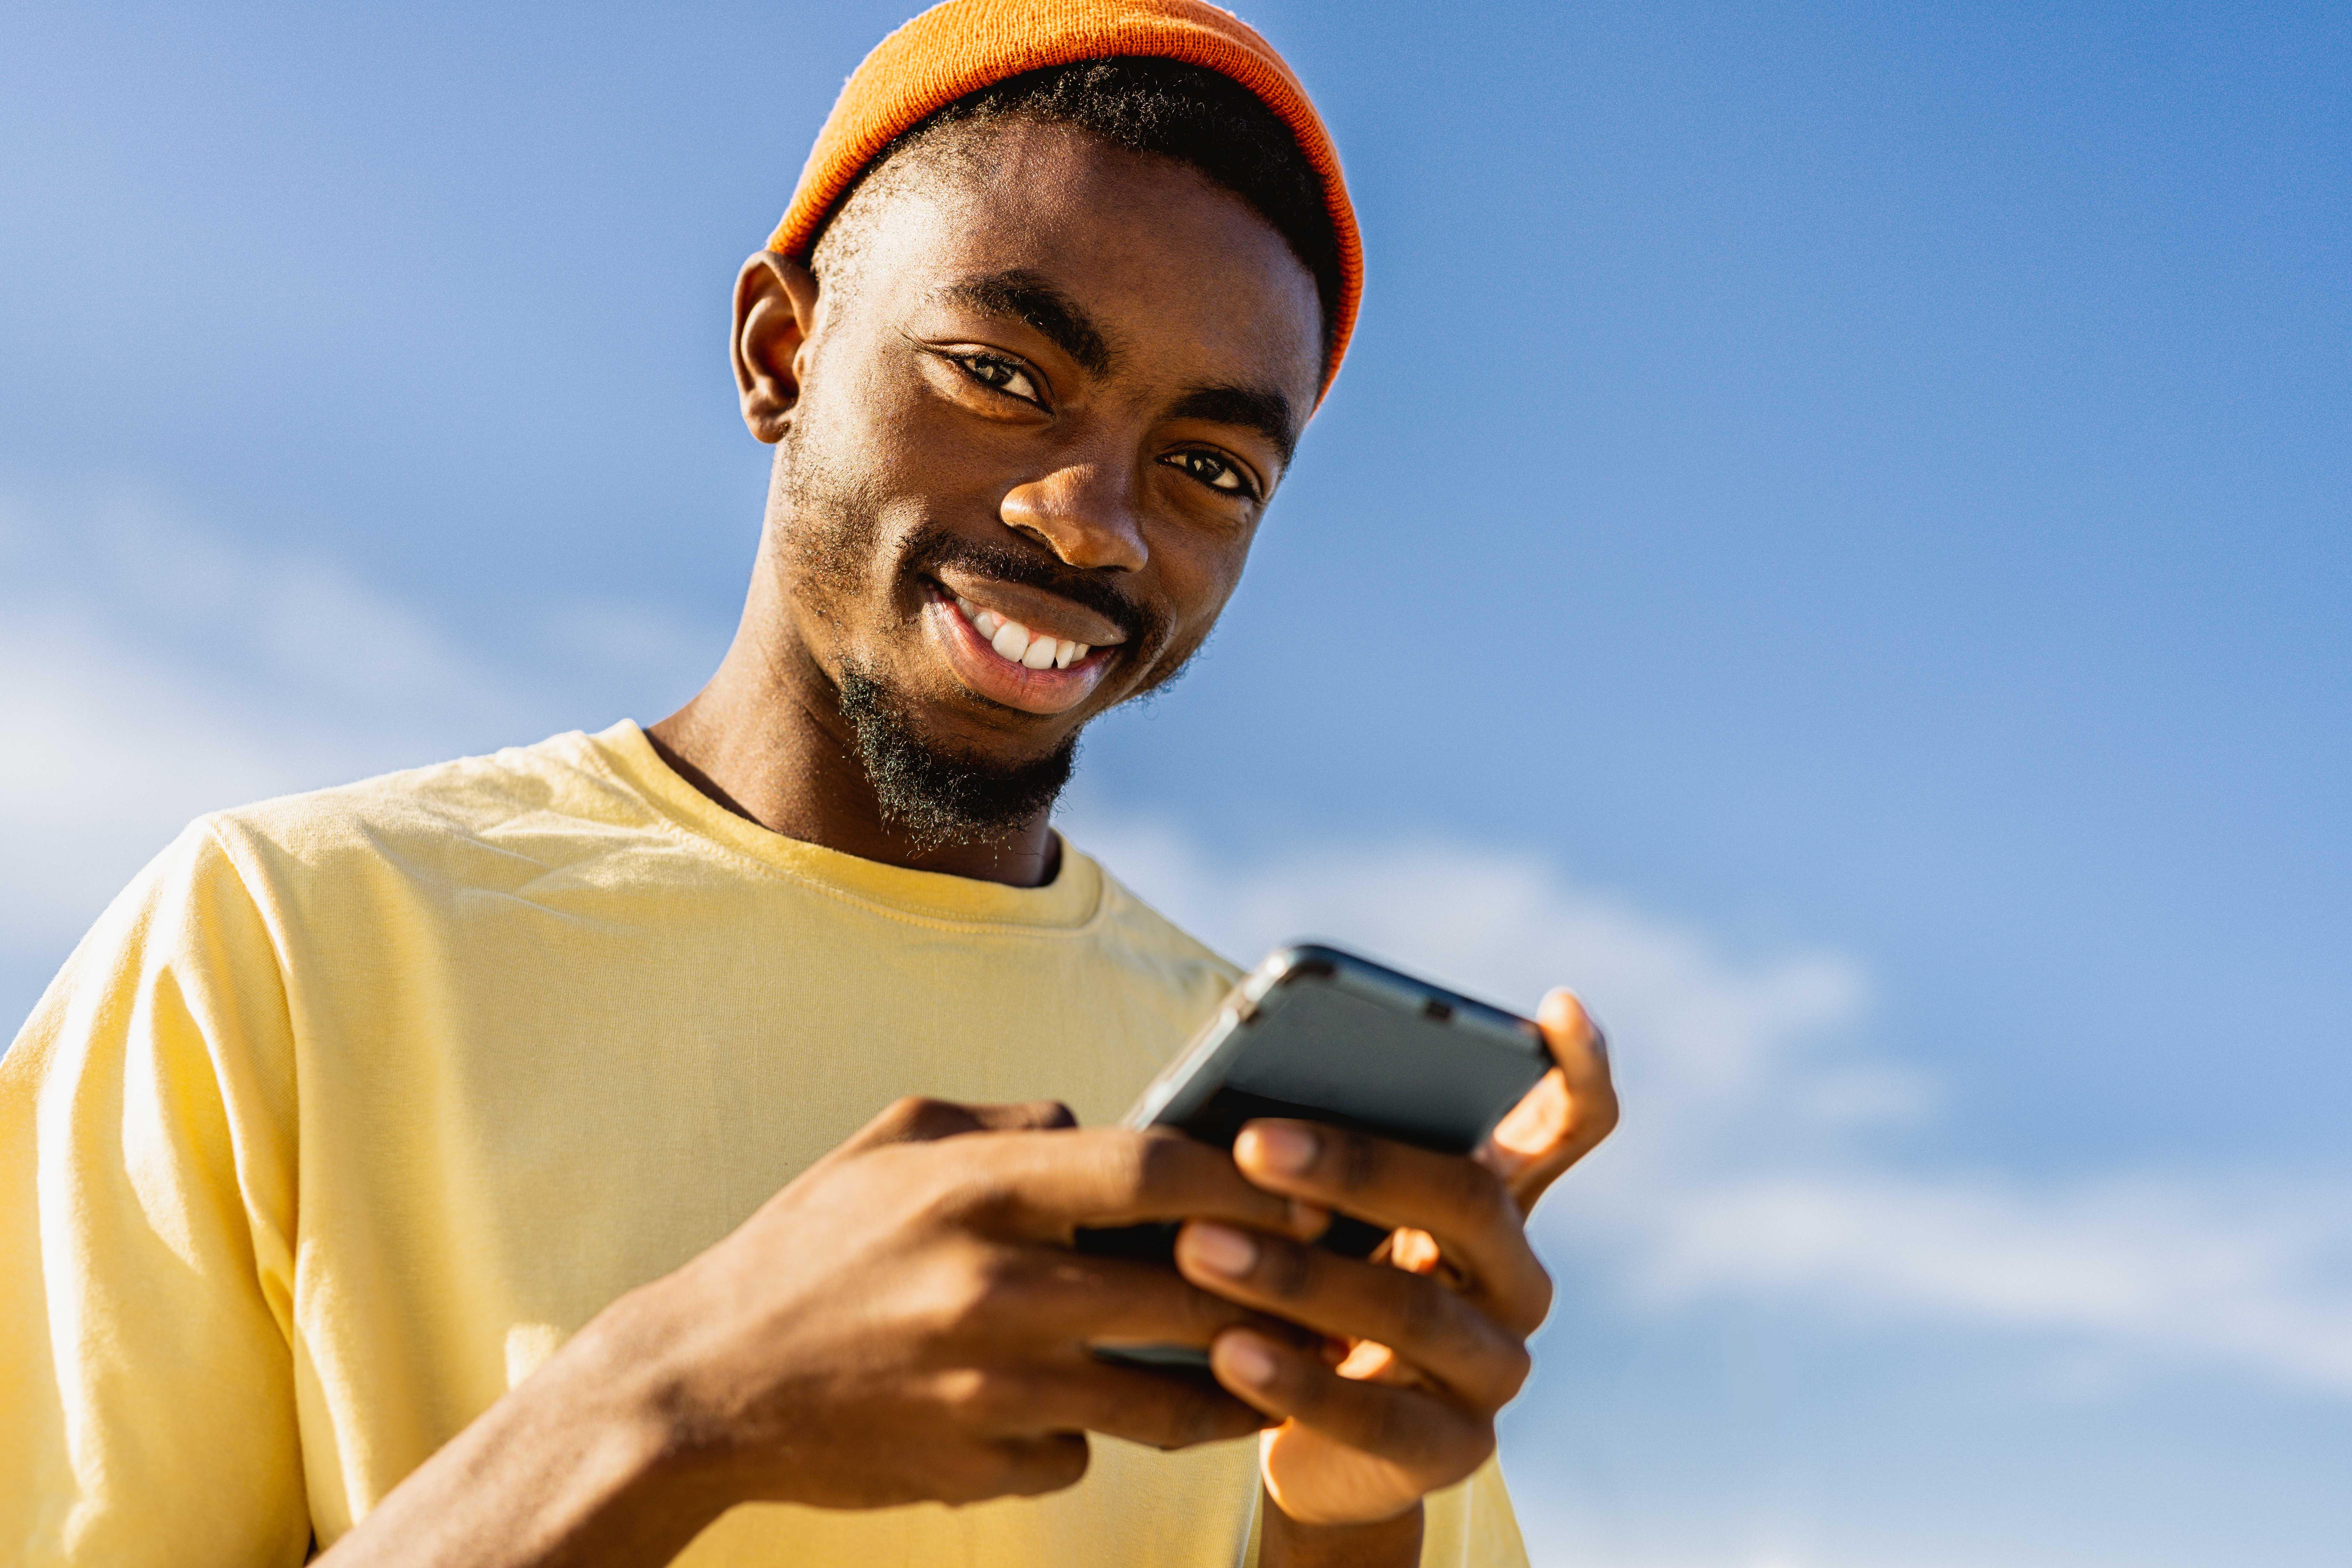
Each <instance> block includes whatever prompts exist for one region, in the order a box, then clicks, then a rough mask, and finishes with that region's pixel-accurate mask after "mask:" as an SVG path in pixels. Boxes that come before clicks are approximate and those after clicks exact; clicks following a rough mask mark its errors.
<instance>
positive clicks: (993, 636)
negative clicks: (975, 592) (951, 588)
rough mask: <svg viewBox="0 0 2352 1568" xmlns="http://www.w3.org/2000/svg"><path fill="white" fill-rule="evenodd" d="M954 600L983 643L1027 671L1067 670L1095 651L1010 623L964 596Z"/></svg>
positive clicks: (1061, 638)
mask: <svg viewBox="0 0 2352 1568" xmlns="http://www.w3.org/2000/svg"><path fill="white" fill-rule="evenodd" d="M950 602H951V603H952V604H953V605H955V607H956V612H957V614H959V615H961V616H963V618H964V619H965V620H967V621H970V622H971V629H972V630H974V631H976V632H978V633H979V634H980V640H981V641H982V642H984V643H986V644H987V645H988V646H989V647H991V648H992V649H993V650H994V652H995V654H996V657H997V658H1001V659H1003V660H1004V661H1005V662H1006V663H1007V664H1017V665H1019V666H1021V667H1022V668H1024V669H1067V668H1070V666H1072V665H1074V664H1076V663H1077V662H1078V660H1080V659H1082V658H1086V657H1087V654H1089V653H1091V652H1093V651H1094V650H1093V648H1092V647H1089V646H1088V645H1087V644H1086V643H1082V642H1071V641H1070V640H1069V639H1067V638H1066V637H1048V636H1046V635H1045V633H1044V632H1033V631H1031V630H1030V629H1029V628H1028V627H1027V626H1023V625H1022V624H1021V623H1020V622H1019V621H1014V620H1007V619H1006V618H1005V617H1004V616H1000V615H998V614H997V613H996V612H995V611H994V610H983V609H982V608H981V607H980V606H979V605H975V604H973V603H972V602H971V600H970V599H967V598H965V597H963V595H961V594H958V595H950Z"/></svg>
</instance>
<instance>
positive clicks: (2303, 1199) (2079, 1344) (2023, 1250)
mask: <svg viewBox="0 0 2352 1568" xmlns="http://www.w3.org/2000/svg"><path fill="white" fill-rule="evenodd" d="M1072 837H1074V838H1076V840H1077V841H1079V842H1080V843H1082V844H1086V845H1088V846H1089V847H1092V848H1094V849H1095V850H1096V851H1097V853H1099V854H1100V856H1101V857H1102V858H1103V859H1104V860H1105V861H1106V862H1107V863H1108V865H1109V866H1110V867H1111V868H1113V869H1114V871H1116V872H1117V873H1118V874H1119V875H1120V876H1121V877H1122V879H1126V880H1128V881H1129V883H1130V884H1131V885H1133V886H1134V887H1136V888H1137V889H1138V890H1139V891H1140V892H1142V893H1143V894H1144V895H1145V896H1146V897H1148V898H1151V899H1153V900H1154V901H1155V902H1157V903H1159V904H1160V907H1161V908H1163V909H1165V910H1169V912H1170V913H1171V914H1172V915H1174V916H1175V917H1176V918H1178V919H1179V920H1181V921H1185V922H1186V923H1187V924H1188V925H1190V926H1191V927H1192V929H1193V930H1195V931H1199V932H1200V933H1201V934H1202V936H1203V937H1204V938H1205V939H1206V940H1209V941H1211V942H1213V943H1215V944H1216V945H1218V946H1219V947H1220V948H1221V949H1222V950H1223V951H1225V952H1228V953H1229V954H1231V955H1233V956H1234V957H1235V958H1236V959H1240V960H1244V961H1246V960H1248V959H1252V958H1255V956H1256V955H1257V954H1258V953H1259V952H1263V951H1265V949H1267V948H1270V947H1272V946H1273V945H1275V944H1276V942H1281V941H1286V940H1289V939H1292V938H1295V937H1298V936H1302V935H1307V934H1316V935H1321V936H1326V937H1329V938H1332V939H1334V940H1337V941H1339V942H1343V943H1346V944H1348V945H1351V946H1356V947H1360V948H1362V949H1364V950H1365V951H1368V952H1371V953H1373V954H1375V955H1381V956H1385V957H1388V958H1390V959H1391V960H1393V961H1396V962H1400V963H1403V964H1405V965H1406V966H1407V967H1409V968H1412V969H1414V970H1416V971H1419V972H1422V973H1428V974H1430V975H1431V976H1432V977H1433V978H1438V979H1442V980H1444V981H1447V982H1450V983H1452V984H1455V985H1458V986H1460V987H1461V988H1463V989H1465V990H1467V991H1470V992H1472V993H1474V994H1486V995H1487V996H1489V997H1491V998H1492V999H1494V1000H1496V1001H1497V1002H1499V1003H1502V1004H1504V1005H1510V1006H1516V1007H1518V1008H1520V1009H1522V1010H1526V1009H1528V1008H1531V1007H1532V1006H1533V1005H1534V1004H1535V1002H1536V1000H1537V999H1538V997H1539V996H1540V995H1541V994H1542V993H1543V991H1544V990H1545V989H1546V988H1548V987H1549V986H1550V985H1553V984H1572V985H1574V986H1575V987H1576V988H1577V990H1578V991H1579V992H1580V994H1583V995H1584V996H1585V998H1586V999H1587V1000H1588V1002H1589V1003H1590V1004H1591V1005H1592V1006H1593V1008H1594V1010H1595V1012H1596V1013H1597V1014H1598V1015H1599V1016H1601V1018H1602V1019H1604V1020H1605V1021H1606V1022H1607V1024H1608V1025H1609V1027H1610V1029H1611V1032H1612V1039H1613V1041H1614V1046H1615V1048H1614V1051H1613V1053H1612V1054H1613V1057H1614V1060H1615V1065H1616V1070H1617V1073H1618V1076H1619V1079H1620V1083H1621V1087H1622V1092H1623V1094H1624V1098H1625V1104H1626V1119H1625V1122H1624V1125H1623V1128H1622V1130H1621V1131H1620V1132H1619V1133H1618V1135H1617V1137H1616V1138H1615V1139H1614V1140H1612V1142H1611V1144H1610V1145H1608V1146H1607V1147H1606V1148H1604V1149H1603V1150H1602V1151H1601V1153H1599V1154H1598V1155H1596V1156H1595V1157H1594V1159H1593V1160H1592V1162H1591V1165H1590V1166H1589V1167H1588V1168H1587V1169H1586V1170H1585V1171H1582V1172H1580V1173H1578V1174H1577V1175H1576V1176H1575V1177H1574V1178H1572V1179H1571V1181H1570V1183H1568V1184H1563V1185H1562V1186H1561V1187H1560V1188H1559V1189H1557V1190H1556V1194H1555V1196H1554V1197H1553V1198H1552V1199H1551V1200H1550V1202H1549V1204H1548V1205H1547V1208H1546V1211H1545V1212H1544V1214H1543V1215H1541V1216H1540V1218H1539V1220H1538V1226H1539V1229H1540V1230H1541V1231H1542V1232H1543V1233H1544V1234H1545V1235H1546V1236H1547V1237H1549V1241H1550V1244H1551V1245H1552V1246H1554V1247H1562V1248H1570V1247H1573V1248H1576V1249H1579V1250H1580V1251H1583V1252H1585V1253H1587V1254H1588V1255H1591V1254H1598V1255H1599V1256H1601V1257H1604V1258H1608V1259H1610V1260H1612V1264H1613V1272H1614V1288H1615V1289H1616V1291H1617V1294H1618V1296H1619V1299H1620V1300H1621V1301H1622V1302H1623V1303H1624V1304H1625V1305H1626V1306H1627V1307H1628V1308H1629V1309H1632V1310H1657V1309H1659V1308H1661V1307H1666V1308H1671V1307H1674V1306H1677V1305H1682V1304H1687V1303H1693V1302H1698V1301H1703V1300H1727V1299H1728V1300H1759V1299H1769V1300H1780V1301H1788V1302H1796V1303H1801V1304H1802V1305H1804V1306H1806V1307H1808V1308H1809V1309H1811V1310H1812V1312H1813V1314H1814V1315H1815V1316H1816V1317H1817V1318H1822V1319H1828V1320H1831V1321H1843V1322H1846V1323H1849V1324H1853V1323H1867V1324H1874V1325H1875V1324H1886V1323H1901V1322H1906V1321H1907V1322H1913V1323H1939V1324H1943V1325H1946V1326H1950V1325H1960V1324H1965V1325H1972V1326H1976V1327H1979V1328H1988V1329H1993V1330H1997V1331H2024V1332H2027V1333H2032V1334H2037V1335H2042V1336H2048V1337H2053V1339H2054V1340H2055V1341H2056V1342H2058V1343H2059V1344H2060V1345H2062V1346H2071V1347H2075V1348H2077V1349H2080V1350H2084V1351H2087V1352H2093V1353H2095V1354H2098V1355H2103V1356H2104V1355H2118V1354H2120V1355H2125V1356H2128V1357H2131V1358H2135V1359H2137V1361H2139V1362H2141V1363H2153V1362H2155V1361H2159V1360H2163V1359H2168V1358H2169V1359H2178V1358H2194V1359H2196V1360H2199V1361H2202V1362H2206V1363H2221V1364H2225V1365H2234V1366H2236V1367H2238V1368H2241V1369H2243V1370H2248V1371H2252V1372H2255V1373H2261V1374H2263V1375H2264V1376H2267V1377H2270V1378H2273V1379H2277V1380H2281V1381H2283V1382H2284V1383H2286V1384H2290V1385H2293V1386H2297V1387H2301V1388H2304V1389H2306V1390H2310V1391H2315V1392H2321V1393H2325V1394H2331V1395H2337V1396H2352V1184H2329V1183H2326V1182H2316V1181H2302V1182H2290V1181H2286V1180H2284V1179H2279V1180H2268V1181H2265V1180H2263V1179H2260V1178H2258V1177H2253V1176H2247V1175H2243V1174H2240V1175H2236V1176H2231V1177H2223V1176H2217V1175H2214V1174H2211V1173H2200V1174H2196V1175H2192V1174H2189V1173H2166V1172H2162V1171H2156V1172H2142V1173H2115V1174H2112V1175H2109V1176H2105V1177H2102V1178H2099V1179H2095V1180H2087V1181H2075V1182H2061V1181H2050V1182H2041V1183H2036V1182H2028V1181H2023V1180H2019V1179H2015V1178H2012V1177H2005V1176H2002V1175H1999V1174H1996V1173H1985V1172H1975V1171H1965V1170H1962V1171H1944V1172H1922V1171H1919V1170H1916V1169H1912V1168H1909V1166H1908V1164H1906V1163H1905V1162H1903V1161H1901V1160H1900V1159H1898V1158H1896V1157H1895V1156H1892V1155H1890V1154H1888V1153H1886V1152H1884V1149H1885V1145H1886V1144H1887V1142H1888V1139H1887V1137H1886V1132H1887V1131H1889V1130H1891V1129H1895V1128H1899V1127H1901V1126H1902V1125H1904V1124H1906V1123H1907V1122H1911V1121H1916V1120H1917V1119H1919V1118H1921V1117H1923V1116H1925V1115H1927V1114H1929V1113H1930V1112H1931V1110H1932V1107H1933V1103H1934V1099H1935V1095H1934V1085H1933V1084H1932V1082H1931V1081H1930V1080H1929V1079H1927V1078H1926V1077H1925V1076H1924V1075H1922V1074H1921V1073H1919V1072H1917V1071H1916V1070H1915V1069H1912V1068H1906V1067H1905V1066H1903V1065H1902V1064H1900V1063H1896V1062H1892V1061H1888V1060H1885V1059H1883V1058H1877V1057H1874V1056H1872V1055H1870V1054H1868V1053H1867V1052H1866V1051H1865V1050H1864V1049H1863V1048H1862V1047H1860V1046H1859V1044H1858V1043H1857V1037H1858V1036H1859V1034H1860V1032H1861V1031H1860V1027H1859V1026H1861V1024H1862V1023H1863V1022H1864V1016H1865V1012H1866V1008H1867V1005H1868V986H1867V984H1866V982H1865V979H1864V974H1863V973H1862V971H1861V968H1860V966H1859V965H1858V964H1857V963H1855V962H1854V961H1853V959H1851V958H1849V957H1846V956H1843V955H1841V954H1838V953H1835V952H1793V953H1781V954H1774V955H1762V956H1755V955H1745V956H1743V955H1741V954H1738V953H1736V952H1732V951H1730V950H1728V949H1727V947H1726V946H1725V945H1724V944H1722V943H1720V942H1716V941H1712V940H1710V939H1709V938H1707V937H1706V935H1705V934H1704V933H1702V932H1699V931H1696V930H1693V929H1691V928H1689V927H1688V926H1686V925H1684V924H1681V923H1678V922H1675V921H1666V920H1662V919H1660V918H1658V917H1655V916H1654V915H1651V914H1648V913H1645V912H1643V911H1642V910H1636V909H1633V908H1632V907H1630V906H1629V905H1627V904H1625V903H1624V902H1622V900H1615V899H1612V898H1610V897H1608V896H1607V895H1604V894H1600V893H1596V892H1593V891H1591V890H1589V889H1580V888H1577V887H1575V886H1574V885H1572V884H1571V883H1570V882H1569V881H1568V880H1567V879H1565V878H1563V877H1561V876H1560V875H1559V873H1558V872H1556V871H1555V870H1553V869H1552V868H1549V866H1547V865H1546V864H1545V863H1544V862H1543V861H1542V860H1541V859H1540V858H1536V857H1531V856H1525V855H1517V854H1511V853H1507V852H1504V851H1499V850H1496V849H1492V848H1474V847H1461V846H1449V845H1444V844H1423V845H1420V846H1412V845H1381V846H1378V847H1346V846H1339V847H1326V848H1323V849H1319V850H1315V851H1310V852H1305V853H1300V854H1297V855H1296V856H1293V857H1290V858H1284V859H1282V860H1279V861H1277V862H1275V863H1272V864H1265V865H1258V866H1253V867H1247V868H1244V867H1239V866H1234V865H1228V864H1224V863H1221V862H1219V861H1217V860H1216V859H1215V858H1213V857H1209V856H1206V855H1204V854H1202V852H1200V851H1199V850H1198V849H1196V848H1195V847H1192V846H1191V845H1190V844H1189V843H1188V842H1187V841H1186V840H1185V839H1184V838H1183V837H1182V836H1181V834H1179V833H1176V832H1174V831H1172V830H1171V829H1169V828H1168V827H1166V826H1154V825H1150V824H1138V823H1134V822H1129V821H1122V820H1120V819H1118V818H1117V817H1114V816H1099V815H1098V816H1095V817H1093V818H1091V819H1089V818H1088V817H1087V816H1083V815H1081V816H1077V817H1076V825H1075V826H1073V828H1072Z"/></svg>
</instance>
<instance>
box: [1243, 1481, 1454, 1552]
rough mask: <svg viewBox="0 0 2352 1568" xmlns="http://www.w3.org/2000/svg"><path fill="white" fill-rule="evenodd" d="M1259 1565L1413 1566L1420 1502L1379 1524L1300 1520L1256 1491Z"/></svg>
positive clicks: (1418, 1545) (1418, 1540)
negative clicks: (1260, 1523)
mask: <svg viewBox="0 0 2352 1568" xmlns="http://www.w3.org/2000/svg"><path fill="white" fill-rule="evenodd" d="M1258 1517H1259V1518H1260V1519H1261V1520H1263V1521H1265V1522H1264V1524H1263V1526H1262V1527H1261V1528H1260V1530H1259V1531H1258V1558H1257V1560H1258V1568H1416V1565H1417V1564H1418V1563H1420V1562H1421V1505H1420V1504H1419V1503H1415V1504H1413V1505H1412V1507H1411V1508H1409V1509H1407V1510H1404V1511H1403V1512H1402V1513H1401V1514H1399V1515H1397V1516H1396V1517H1395V1518H1394V1519H1389V1520H1382V1521H1381V1522H1380V1523H1378V1524H1348V1525H1328V1524H1300V1523H1299V1522H1298V1521H1296V1520H1294V1519H1292V1518H1291V1517H1290V1516H1289V1515H1288V1514H1286V1513H1285V1512H1283V1511H1282V1510H1281V1509H1280V1508H1279V1507H1277V1506H1276V1503H1275V1500H1274V1499H1273V1498H1271V1497H1268V1496H1266V1495H1265V1494H1264V1493H1262V1492H1261V1493H1260V1495H1259V1497H1258Z"/></svg>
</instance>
